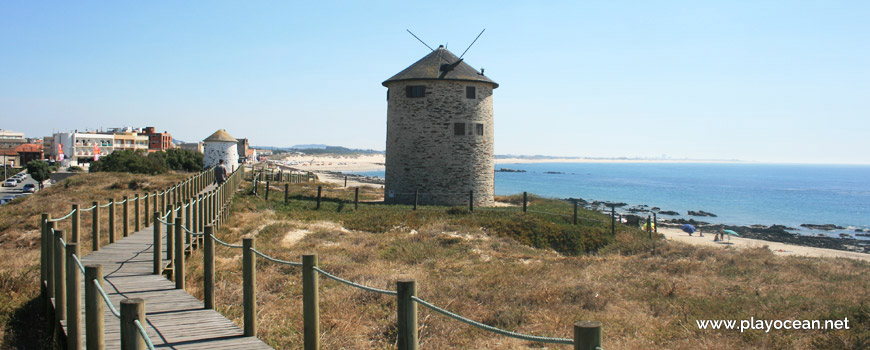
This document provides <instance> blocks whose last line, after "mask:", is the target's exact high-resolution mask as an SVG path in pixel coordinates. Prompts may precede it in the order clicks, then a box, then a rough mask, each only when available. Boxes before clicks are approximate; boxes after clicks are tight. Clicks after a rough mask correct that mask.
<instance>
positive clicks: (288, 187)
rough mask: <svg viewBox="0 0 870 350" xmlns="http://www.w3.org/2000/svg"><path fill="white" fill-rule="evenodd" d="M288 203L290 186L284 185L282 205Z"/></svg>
mask: <svg viewBox="0 0 870 350" xmlns="http://www.w3.org/2000/svg"><path fill="white" fill-rule="evenodd" d="M287 203H290V185H289V184H286V183H285V184H284V204H287Z"/></svg>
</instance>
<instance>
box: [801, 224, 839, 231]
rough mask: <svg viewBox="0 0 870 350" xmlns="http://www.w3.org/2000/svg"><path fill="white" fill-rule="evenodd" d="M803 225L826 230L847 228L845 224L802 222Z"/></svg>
mask: <svg viewBox="0 0 870 350" xmlns="http://www.w3.org/2000/svg"><path fill="white" fill-rule="evenodd" d="M801 227H805V228H808V229H810V230H825V231H833V230H845V229H846V228H845V227H843V226H838V225H834V224H824V225H816V224H801Z"/></svg>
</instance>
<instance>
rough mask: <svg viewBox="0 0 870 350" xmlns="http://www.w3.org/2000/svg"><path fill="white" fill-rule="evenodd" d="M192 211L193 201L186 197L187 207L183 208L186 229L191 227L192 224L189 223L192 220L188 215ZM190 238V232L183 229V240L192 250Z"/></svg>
mask: <svg viewBox="0 0 870 350" xmlns="http://www.w3.org/2000/svg"><path fill="white" fill-rule="evenodd" d="M192 213H193V201H192V200H190V199H188V200H187V207H186V208H184V227H187V229H188V230H191V229H192V226H191V225H190V223H191V222H192V221H191V217H190V215H191V214H192ZM191 238H193V237H191V236H190V233H188V232H187V231H184V242H186V243H187V244H190V245H191V247H190V250H191V251H193V240H192V239H191Z"/></svg>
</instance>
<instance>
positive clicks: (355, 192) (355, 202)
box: [353, 187, 359, 210]
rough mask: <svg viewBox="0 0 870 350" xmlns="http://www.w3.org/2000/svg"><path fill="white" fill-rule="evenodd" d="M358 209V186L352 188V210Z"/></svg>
mask: <svg viewBox="0 0 870 350" xmlns="http://www.w3.org/2000/svg"><path fill="white" fill-rule="evenodd" d="M357 209H359V187H356V188H354V189H353V210H357Z"/></svg>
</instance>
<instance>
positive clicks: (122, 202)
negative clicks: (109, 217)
mask: <svg viewBox="0 0 870 350" xmlns="http://www.w3.org/2000/svg"><path fill="white" fill-rule="evenodd" d="M124 203H127V200H126V199H125V200H122V201H120V202H115V205H119V204H124Z"/></svg>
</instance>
